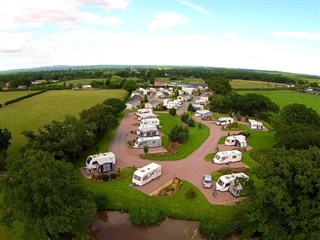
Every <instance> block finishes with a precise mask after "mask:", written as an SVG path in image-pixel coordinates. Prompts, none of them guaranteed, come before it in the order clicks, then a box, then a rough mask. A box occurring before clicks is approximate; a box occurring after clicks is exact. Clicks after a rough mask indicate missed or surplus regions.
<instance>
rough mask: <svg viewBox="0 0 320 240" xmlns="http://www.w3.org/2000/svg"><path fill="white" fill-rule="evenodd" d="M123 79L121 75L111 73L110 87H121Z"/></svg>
mask: <svg viewBox="0 0 320 240" xmlns="http://www.w3.org/2000/svg"><path fill="white" fill-rule="evenodd" d="M123 82H124V79H123V78H122V77H119V76H116V75H113V76H112V77H111V79H110V87H111V88H121V87H122V85H123Z"/></svg>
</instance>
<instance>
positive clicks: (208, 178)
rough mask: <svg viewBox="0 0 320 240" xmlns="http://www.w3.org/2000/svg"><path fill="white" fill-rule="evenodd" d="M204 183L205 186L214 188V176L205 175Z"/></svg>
mask: <svg viewBox="0 0 320 240" xmlns="http://www.w3.org/2000/svg"><path fill="white" fill-rule="evenodd" d="M202 185H203V187H204V188H212V185H213V182H212V176H211V175H204V176H203V179H202Z"/></svg>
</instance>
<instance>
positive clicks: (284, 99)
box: [238, 90, 320, 114]
mask: <svg viewBox="0 0 320 240" xmlns="http://www.w3.org/2000/svg"><path fill="white" fill-rule="evenodd" d="M238 93H239V94H241V95H243V94H247V93H257V94H261V95H264V96H267V97H269V98H270V99H271V100H272V101H274V102H275V103H276V104H278V105H279V106H280V107H281V108H282V107H284V106H286V105H288V104H292V103H302V104H304V105H306V106H307V107H310V108H312V109H314V110H315V111H316V112H318V114H320V96H317V95H311V94H306V93H298V92H295V91H292V90H278V91H239V92H238Z"/></svg>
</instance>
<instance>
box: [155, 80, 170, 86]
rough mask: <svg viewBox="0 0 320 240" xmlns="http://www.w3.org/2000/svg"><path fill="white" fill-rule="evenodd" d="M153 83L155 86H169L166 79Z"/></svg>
mask: <svg viewBox="0 0 320 240" xmlns="http://www.w3.org/2000/svg"><path fill="white" fill-rule="evenodd" d="M153 85H154V86H155V87H165V86H167V83H165V82H164V81H154V84H153Z"/></svg>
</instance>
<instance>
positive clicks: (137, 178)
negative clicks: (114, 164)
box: [133, 175, 141, 181]
mask: <svg viewBox="0 0 320 240" xmlns="http://www.w3.org/2000/svg"><path fill="white" fill-rule="evenodd" d="M133 178H134V179H135V180H138V181H141V177H139V176H137V175H133Z"/></svg>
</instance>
